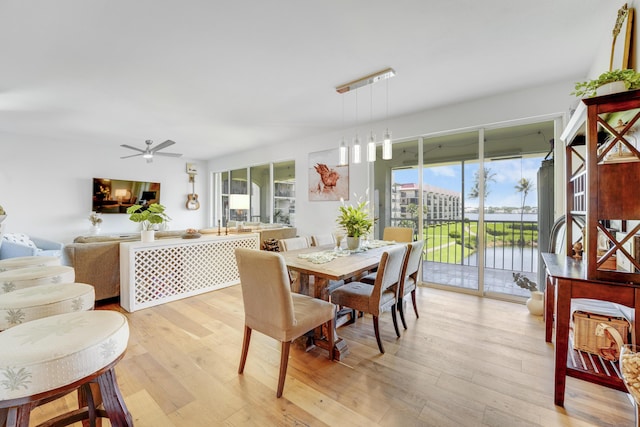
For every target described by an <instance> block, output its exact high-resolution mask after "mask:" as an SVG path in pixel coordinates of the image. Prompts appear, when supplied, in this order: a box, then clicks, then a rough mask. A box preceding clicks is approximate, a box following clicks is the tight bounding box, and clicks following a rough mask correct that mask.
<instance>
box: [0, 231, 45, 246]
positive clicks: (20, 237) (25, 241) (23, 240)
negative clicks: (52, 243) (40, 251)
mask: <svg viewBox="0 0 640 427" xmlns="http://www.w3.org/2000/svg"><path fill="white" fill-rule="evenodd" d="M2 238H3V239H4V240H6V241H7V242H12V243H17V244H19V245H23V246H28V247H30V248H36V249H37V246H36V244H35V243H33V242H32V241H31V239H30V238H29V236H27V235H26V234H23V233H9V234H5V235H4V236H2Z"/></svg>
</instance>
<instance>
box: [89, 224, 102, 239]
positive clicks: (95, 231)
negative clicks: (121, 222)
mask: <svg viewBox="0 0 640 427" xmlns="http://www.w3.org/2000/svg"><path fill="white" fill-rule="evenodd" d="M89 234H91V235H92V236H95V235H96V234H100V226H99V225H98V224H96V225H92V226H91V228H90V229H89Z"/></svg>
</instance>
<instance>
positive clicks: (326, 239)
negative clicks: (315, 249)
mask: <svg viewBox="0 0 640 427" xmlns="http://www.w3.org/2000/svg"><path fill="white" fill-rule="evenodd" d="M311 245H312V246H327V245H332V246H335V245H336V238H335V236H334V235H333V234H317V235H314V236H311Z"/></svg>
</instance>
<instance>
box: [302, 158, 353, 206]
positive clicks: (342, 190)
mask: <svg viewBox="0 0 640 427" xmlns="http://www.w3.org/2000/svg"><path fill="white" fill-rule="evenodd" d="M340 198H342V199H344V200H349V164H348V162H347V164H346V165H338V148H336V149H333V150H326V151H318V152H315V153H309V201H310V202H313V201H327V200H340Z"/></svg>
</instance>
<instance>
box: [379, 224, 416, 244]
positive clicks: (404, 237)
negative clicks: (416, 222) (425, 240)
mask: <svg viewBox="0 0 640 427" xmlns="http://www.w3.org/2000/svg"><path fill="white" fill-rule="evenodd" d="M382 240H388V241H395V242H412V241H413V228H410V227H385V228H384V231H383V232H382Z"/></svg>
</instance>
